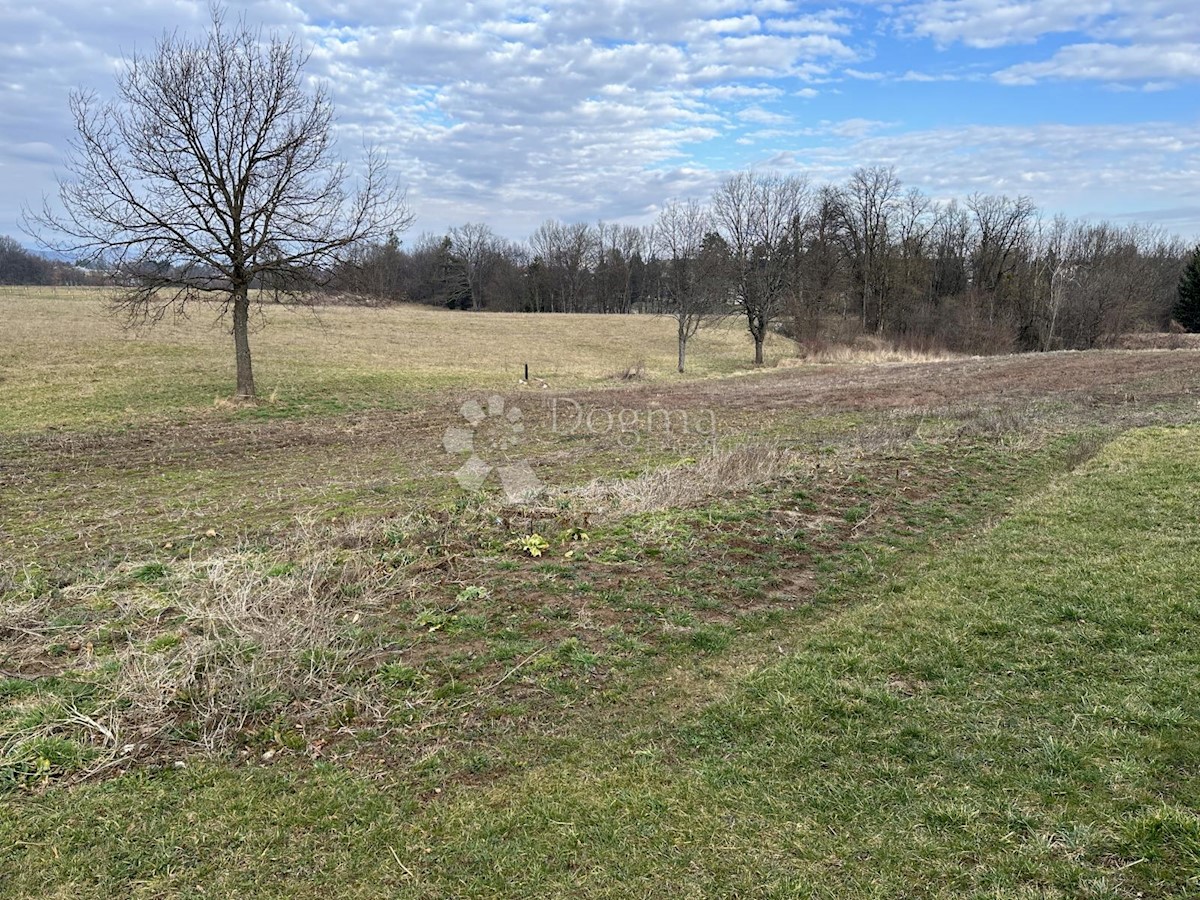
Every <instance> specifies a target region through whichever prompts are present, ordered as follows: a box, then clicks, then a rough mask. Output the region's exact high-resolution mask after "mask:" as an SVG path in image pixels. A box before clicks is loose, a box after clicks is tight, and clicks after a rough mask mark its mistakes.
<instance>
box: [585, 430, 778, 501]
mask: <svg viewBox="0 0 1200 900" xmlns="http://www.w3.org/2000/svg"><path fill="white" fill-rule="evenodd" d="M799 460H800V457H799V455H798V454H797V453H796V452H795V451H794V450H791V449H789V448H785V447H780V446H776V445H772V444H747V445H743V446H739V447H735V448H733V449H729V450H720V451H716V452H714V453H711V454H709V455H707V456H704V457H701V458H700V459H698V460H695V461H694V462H689V463H685V464H682V465H676V466H666V467H664V468H660V469H654V470H651V471H648V472H644V473H643V474H641V475H638V476H636V477H634V478H598V479H596V480H595V481H592V482H589V483H588V484H585V485H583V486H581V487H577V488H572V489H569V490H567V491H564V492H563V496H564V499H567V500H569V501H570V502H571V504H572V505H573V506H575V505H579V506H583V507H585V508H588V509H591V510H593V511H594V512H595V513H596V514H597V515H598V516H600V517H601V518H620V517H621V516H627V515H633V514H636V513H644V512H651V511H654V510H662V509H669V508H680V507H688V506H694V505H696V504H697V503H700V502H702V501H704V500H706V499H709V498H712V497H716V496H720V495H722V494H728V493H734V492H736V491H739V490H744V489H746V488H750V487H755V486H758V485H762V484H767V483H768V482H771V481H773V480H775V479H776V478H778V477H780V476H781V475H783V474H784V473H786V472H788V471H789V470H791V469H792V468H794V467H795V466H796V464H797V463H798V462H799Z"/></svg>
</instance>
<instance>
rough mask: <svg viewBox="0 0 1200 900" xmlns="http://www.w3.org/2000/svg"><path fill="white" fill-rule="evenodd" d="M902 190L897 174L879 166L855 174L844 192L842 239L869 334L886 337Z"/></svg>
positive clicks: (861, 312) (841, 211)
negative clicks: (891, 253)
mask: <svg viewBox="0 0 1200 900" xmlns="http://www.w3.org/2000/svg"><path fill="white" fill-rule="evenodd" d="M900 189H901V184H900V179H899V178H898V177H897V176H896V171H895V170H894V169H890V168H884V167H882V166H874V167H872V168H869V169H857V170H855V171H854V173H853V174H852V175H851V176H850V180H849V182H848V183H847V184H846V186H845V187H844V188H842V190H841V192H840V203H839V204H838V211H839V213H840V219H841V221H840V223H839V224H840V226H841V227H840V233H841V236H842V241H843V245H844V247H845V251H846V257H847V259H849V261H850V271H851V275H852V277H853V280H854V285H855V288H856V289H857V291H858V295H859V306H860V314H861V319H862V327H863V329H864V330H866V331H872V332H880V333H882V332H883V331H884V329H885V328H886V325H887V302H888V283H887V275H888V251H889V246H890V243H891V240H892V235H891V231H892V229H893V228H894V221H893V220H894V218H895V216H896V213H897V211H898V210H899V208H900V204H901V194H900Z"/></svg>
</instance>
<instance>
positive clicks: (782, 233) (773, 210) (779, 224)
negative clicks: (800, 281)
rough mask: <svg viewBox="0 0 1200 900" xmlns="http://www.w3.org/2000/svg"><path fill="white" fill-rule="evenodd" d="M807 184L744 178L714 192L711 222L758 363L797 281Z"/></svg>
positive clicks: (765, 176)
mask: <svg viewBox="0 0 1200 900" xmlns="http://www.w3.org/2000/svg"><path fill="white" fill-rule="evenodd" d="M810 200H811V195H810V192H809V188H808V181H807V179H805V178H801V177H799V176H795V175H780V174H778V173H774V172H765V173H764V172H740V173H738V174H736V175H731V176H729V177H728V178H727V179H725V181H723V182H722V183H721V184H720V185H718V186H717V189H716V191H714V192H713V197H712V219H713V222H714V224H715V225H716V227H717V229H718V230H719V232H720V234H721V236H722V237H723V238H724V239H725V242H726V243H727V244H728V246H729V257H730V266H731V270H732V271H731V272H730V275H731V281H732V286H733V293H734V299H735V302H736V303H737V305H738V307H739V308H740V310H741V312H742V313H743V314H744V315H745V316H746V326H747V327H748V328H749V330H750V336H751V337H752V338H753V339H754V362H755V364H756V365H760V366H761V365H762V364H763V342H764V341H765V340H766V337H767V332H768V330H769V329H770V327H771V323H772V322H774V321H775V320H776V319H777V318H778V317H779V315H780V313H782V312H783V309H784V306H785V301H786V300H787V297H788V292H789V290H790V285H791V282H792V280H793V275H794V254H793V252H792V249H793V247H794V246H796V244H797V243H798V242H799V241H801V240H802V237H803V235H802V233H801V232H802V230H803V229H804V227H805V225H806V223H807V221H808V218H809V216H808V213H809V204H810Z"/></svg>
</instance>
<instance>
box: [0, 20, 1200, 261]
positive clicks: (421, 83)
mask: <svg viewBox="0 0 1200 900" xmlns="http://www.w3.org/2000/svg"><path fill="white" fill-rule="evenodd" d="M229 6H230V9H231V10H232V11H235V12H242V11H244V12H245V13H246V15H247V16H248V17H249V18H250V19H251V21H254V22H260V23H262V24H264V25H266V26H268V27H273V28H280V29H287V30H291V31H295V32H297V33H298V34H300V35H301V36H302V37H303V38H304V40H305V41H306V42H308V44H309V46H310V47H311V48H312V50H313V56H312V59H311V61H310V68H309V71H310V73H311V74H312V75H313V77H314V78H319V79H322V80H324V81H326V82H327V83H328V84H329V85H330V87H331V90H332V94H333V98H334V102H335V105H336V108H337V112H338V123H339V124H338V128H339V139H340V142H341V146H342V147H343V150H344V152H345V153H346V155H347V156H348V157H349V158H351V159H354V158H355V156H356V154H357V153H358V152H359V151H360V149H361V147H362V146H363V144H364V142H367V143H375V144H379V145H381V146H382V147H383V148H384V149H386V150H387V152H388V153H389V156H390V158H391V160H392V165H393V170H394V173H395V174H396V176H397V177H398V178H399V180H400V181H401V182H402V183H404V184H406V185H407V187H408V191H409V199H410V202H411V204H412V206H413V208H414V211H415V212H416V214H417V224H416V226H415V227H414V229H413V233H412V236H415V234H416V233H418V232H420V231H435V232H436V231H441V230H444V229H445V228H447V227H449V226H452V225H457V224H462V223H464V222H467V221H486V222H488V223H489V224H491V225H492V226H493V227H494V228H495V229H496V230H497V231H500V232H501V233H503V234H506V235H508V236H509V237H513V238H523V237H525V236H527V235H528V234H529V233H530V232H531V231H532V230H533V229H534V228H535V227H536V226H537V224H538V223H539V222H541V221H542V220H544V219H546V218H548V217H558V218H562V219H566V220H571V221H579V220H583V221H595V220H597V219H601V218H603V219H605V220H608V221H622V222H631V223H641V222H646V221H649V220H650V219H651V218H652V217H653V216H654V214H655V212H656V210H657V208H658V207H659V206H660V205H661V204H662V203H663V202H664V201H665V200H667V199H668V198H671V197H684V196H698V197H700V196H704V195H706V194H707V193H708V192H709V191H710V190H711V189H712V187H713V185H715V184H716V183H717V182H718V181H719V180H720V179H721V177H722V176H723V175H724V174H725V173H726V172H728V171H730V170H736V169H740V168H744V167H749V166H755V167H759V168H779V169H782V170H784V171H787V172H789V173H797V174H803V175H807V176H808V177H809V178H810V179H811V180H812V181H813V182H814V183H818V184H819V183H824V182H838V181H840V180H842V179H844V178H845V177H846V175H847V174H848V173H849V172H850V171H851V170H853V169H854V168H855V167H856V166H861V165H878V164H883V165H893V166H895V168H896V170H897V173H898V174H899V176H900V177H901V178H902V180H903V181H904V182H905V183H906V184H909V185H915V186H917V187H920V188H921V189H922V190H924V191H925V192H927V193H929V194H931V195H932V196H934V197H936V198H938V199H949V198H951V197H965V196H967V195H969V194H971V193H973V192H976V191H980V192H987V193H1004V194H1008V195H1010V196H1016V195H1026V196H1029V197H1031V198H1032V199H1033V200H1034V201H1035V202H1036V203H1037V204H1038V205H1039V206H1040V207H1041V208H1042V209H1043V211H1044V212H1045V213H1046V214H1047V215H1053V214H1056V213H1064V214H1066V215H1068V216H1086V217H1090V218H1111V219H1114V220H1117V221H1119V222H1127V221H1131V220H1137V221H1142V222H1146V223H1149V224H1154V225H1161V226H1162V227H1163V228H1165V229H1166V230H1168V231H1169V232H1172V233H1176V234H1180V235H1182V236H1183V237H1185V238H1187V239H1189V240H1194V239H1197V238H1200V102H1198V101H1200V91H1198V88H1200V16H1197V15H1196V14H1195V13H1196V11H1195V0H1136V2H1135V0H1023V2H1015V0H897V2H891V3H883V2H871V0H859V2H855V0H846V2H837V3H823V2H801V0H757V2H736V0H695V2H690V3H678V4H676V3H671V2H664V0H625V2H609V3H601V2H595V0H590V2H584V0H563V2H543V3H531V2H517V3H501V2H488V0H483V2H472V3H455V2H447V0H441V2H435V3H393V4H387V3H380V2H366V0H338V2H333V0H312V2H299V0H296V2H286V0H259V2H246V3H230V4H229ZM206 21H207V4H206V3H194V2H190V0H132V2H126V3H121V4H119V5H115V4H105V3H103V2H99V3H98V2H84V0H62V2H47V3H45V4H44V5H43V6H42V8H40V9H30V8H29V7H27V6H26V5H25V4H23V3H22V4H16V3H11V2H9V0H0V34H3V35H4V36H5V38H4V42H3V45H2V46H0V233H10V234H17V233H18V232H17V225H16V222H17V217H18V213H19V210H20V206H21V204H22V202H33V203H36V202H38V200H39V198H40V196H41V194H42V193H43V192H44V191H51V190H53V186H54V181H53V178H54V171H55V167H56V165H58V164H59V162H60V159H61V153H62V151H63V149H64V147H65V144H66V140H67V137H68V135H69V121H68V117H67V93H68V91H69V90H70V89H71V88H72V87H76V86H83V87H87V88H93V89H95V90H96V91H98V92H99V93H101V94H102V95H103V94H105V93H107V92H109V91H110V90H111V86H112V75H113V72H114V71H115V69H116V67H117V66H119V64H120V60H121V58H122V54H127V53H129V52H130V51H135V50H136V51H146V50H149V49H151V48H152V47H153V42H154V40H155V38H156V37H157V36H159V35H160V34H161V33H162V32H163V30H164V29H168V28H171V29H173V28H180V29H182V30H185V31H187V30H197V31H198V30H199V29H201V28H203V26H204V24H205V22H206Z"/></svg>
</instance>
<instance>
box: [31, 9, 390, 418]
mask: <svg viewBox="0 0 1200 900" xmlns="http://www.w3.org/2000/svg"><path fill="white" fill-rule="evenodd" d="M307 61H308V54H307V53H306V52H305V51H304V50H302V49H301V47H300V46H299V45H298V44H297V43H296V40H295V38H293V37H290V36H280V35H278V34H275V33H271V34H267V35H264V34H263V33H262V31H261V30H259V29H256V28H252V27H250V26H249V25H248V24H247V22H246V20H245V19H239V20H238V21H237V23H236V24H234V25H232V26H230V25H229V24H228V23H227V22H226V21H225V15H224V13H223V11H222V10H221V9H219V8H218V7H214V8H213V10H212V18H211V24H210V27H209V30H208V32H207V34H206V35H205V36H203V37H202V38H200V39H199V40H196V41H191V40H188V39H187V38H185V37H183V36H181V35H179V34H178V33H172V34H167V35H164V37H163V38H162V39H161V40H160V41H159V42H158V43H157V44H156V45H155V48H154V50H153V52H152V53H150V54H148V55H145V56H143V55H136V54H135V55H134V56H132V57H130V58H129V59H127V60H125V62H124V64H123V66H122V68H121V71H120V72H119V73H118V75H117V84H116V97H115V98H114V99H112V100H110V101H108V102H102V101H101V100H100V99H99V98H97V96H96V95H95V94H93V93H89V92H83V91H77V92H75V93H73V94H72V96H71V101H70V105H71V112H72V114H73V116H74V119H75V131H76V134H75V137H74V138H73V139H72V141H71V145H70V150H69V153H68V156H67V163H66V168H67V173H68V174H67V175H66V176H64V177H60V179H59V190H58V196H59V200H60V201H61V207H62V209H61V210H57V209H54V208H53V207H52V206H51V204H50V202H49V201H44V202H43V204H42V207H41V209H40V211H38V212H32V211H29V210H26V214H25V221H26V225H27V228H29V229H30V230H31V231H33V233H35V234H36V235H38V236H39V238H40V239H41V240H43V242H45V243H48V244H50V245H52V246H55V247H57V248H58V249H69V250H70V251H71V252H73V253H76V254H84V255H90V256H96V255H100V254H104V255H105V256H106V257H108V258H109V259H111V260H112V262H113V273H114V274H115V275H116V277H117V284H118V286H119V290H118V292H117V293H116V295H115V299H114V305H115V306H116V307H117V308H118V309H120V310H123V311H124V312H125V313H127V314H128V316H129V317H130V319H131V320H133V321H141V322H145V321H150V322H153V321H157V320H159V319H161V318H162V317H163V316H164V315H166V314H167V312H168V311H170V310H176V311H178V310H181V309H183V308H184V307H185V306H187V305H189V304H191V303H193V302H195V301H198V300H203V299H209V300H212V299H216V300H217V301H218V302H219V303H220V306H221V316H222V317H224V316H226V315H229V316H231V318H232V332H233V339H234V346H235V350H236V355H237V393H238V396H239V397H244V398H250V397H253V396H254V393H255V389H254V373H253V369H252V366H251V359H250V340H249V320H250V312H251V307H252V305H253V304H256V303H257V304H261V303H263V302H265V301H267V300H271V301H275V302H303V301H304V300H305V299H306V297H308V296H311V294H310V290H311V288H312V287H313V286H314V285H315V284H319V283H320V282H321V281H322V280H324V279H325V278H327V277H328V276H329V275H330V274H331V273H332V272H333V271H334V270H335V269H336V268H338V267H339V266H343V265H345V264H346V263H347V261H348V260H351V259H353V257H354V256H355V254H356V253H357V251H359V250H360V249H361V247H362V245H364V244H366V243H369V242H373V241H379V240H383V239H386V237H387V236H388V235H389V234H392V233H395V232H398V231H401V230H403V229H404V228H405V227H407V226H408V225H409V224H410V221H411V215H410V214H409V212H408V209H407V207H406V205H405V202H404V197H403V194H402V193H401V192H399V191H398V190H397V189H396V188H395V187H394V186H393V185H392V184H391V182H390V181H389V180H388V177H387V170H386V161H385V160H384V159H383V157H382V156H381V155H379V154H378V153H377V152H375V151H373V150H370V151H368V152H367V154H366V159H365V163H364V170H363V172H362V174H361V177H360V179H359V183H358V186H357V190H356V191H352V190H351V189H350V188H349V187H348V186H347V185H348V181H349V178H348V173H347V170H346V166H345V164H344V163H343V162H341V161H339V160H338V159H337V157H336V156H335V149H334V145H333V140H332V127H331V126H332V119H333V109H332V105H331V103H330V100H329V95H328V92H327V91H326V89H324V88H323V87H319V88H317V89H315V90H313V91H309V90H307V89H306V86H305V80H304V73H303V69H304V67H305V64H306V63H307ZM62 236H65V239H64V238H63V237H62Z"/></svg>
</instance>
